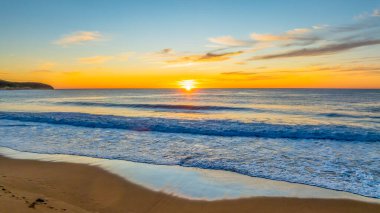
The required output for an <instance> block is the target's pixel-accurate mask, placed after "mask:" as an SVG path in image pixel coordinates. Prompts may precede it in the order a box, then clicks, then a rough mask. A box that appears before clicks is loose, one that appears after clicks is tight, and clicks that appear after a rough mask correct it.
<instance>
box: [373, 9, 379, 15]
mask: <svg viewBox="0 0 380 213" xmlns="http://www.w3.org/2000/svg"><path fill="white" fill-rule="evenodd" d="M372 16H375V17H379V16H380V9H375V10H374V11H373V13H372Z"/></svg>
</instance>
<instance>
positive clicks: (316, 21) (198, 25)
mask: <svg viewBox="0 0 380 213" xmlns="http://www.w3.org/2000/svg"><path fill="white" fill-rule="evenodd" d="M0 32H1V33H0V79H3V80H10V81H38V82H43V83H48V84H50V85H52V86H54V87H55V88H60V89H70V88H176V87H179V85H180V84H181V83H180V82H181V81H182V82H183V81H184V80H192V81H193V82H195V84H196V86H197V87H200V88H380V0H308V1H301V0H284V1H272V0H266V1H258V0H257V1H254V0H207V1H204V0H191V1H190V0H160V1H158V0H150V1H148V0H135V1H132V0H122V1H117V0H92V1H91V0H65V1H51V0H23V1H21V0H0Z"/></svg>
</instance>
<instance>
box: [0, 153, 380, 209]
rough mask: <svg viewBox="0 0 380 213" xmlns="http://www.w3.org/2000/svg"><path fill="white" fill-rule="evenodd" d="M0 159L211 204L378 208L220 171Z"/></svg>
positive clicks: (67, 159) (61, 158)
mask: <svg viewBox="0 0 380 213" xmlns="http://www.w3.org/2000/svg"><path fill="white" fill-rule="evenodd" d="M0 155H3V156H4V157H8V158H11V159H21V160H22V159H24V160H38V161H43V162H62V163H75V164H78V163H79V164H82V165H89V166H95V167H97V168H100V169H103V170H105V171H106V172H110V173H112V174H114V175H117V176H119V177H121V178H123V179H124V180H126V181H127V182H132V183H134V184H137V185H139V186H142V187H144V188H146V189H148V190H152V191H156V192H164V193H166V194H171V195H174V196H177V197H181V198H185V199H190V200H207V201H214V200H228V199H239V198H249V197H290V198H322V199H351V200H357V201H364V202H372V203H378V204H380V199H377V198H371V197H365V196H362V195H358V194H354V193H350V192H345V191H339V190H333V189H327V188H323V187H318V186H311V185H306V184H301V183H292V182H287V181H279V180H272V179H265V178H259V177H251V176H247V175H243V174H239V173H235V172H230V171H224V170H212V169H201V168H195V167H182V166H178V165H156V164H147V163H138V162H131V161H125V160H116V159H103V158H94V157H87V156H76V155H66V154H40V153H33V152H22V151H17V150H13V149H10V148H6V147H0Z"/></svg>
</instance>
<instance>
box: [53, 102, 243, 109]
mask: <svg viewBox="0 0 380 213" xmlns="http://www.w3.org/2000/svg"><path fill="white" fill-rule="evenodd" d="M58 104H64V105H76V106H99V107H125V108H145V109H171V110H249V108H244V107H227V106H204V105H184V104H117V103H97V102H58Z"/></svg>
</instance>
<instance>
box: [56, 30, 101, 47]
mask: <svg viewBox="0 0 380 213" xmlns="http://www.w3.org/2000/svg"><path fill="white" fill-rule="evenodd" d="M102 38H103V36H102V35H101V34H100V33H99V32H91V31H80V32H74V33H72V34H69V35H65V36H63V37H62V38H60V39H58V40H56V41H55V42H54V43H55V44H57V45H60V46H68V45H78V44H85V43H89V42H91V41H99V40H101V39H102Z"/></svg>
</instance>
